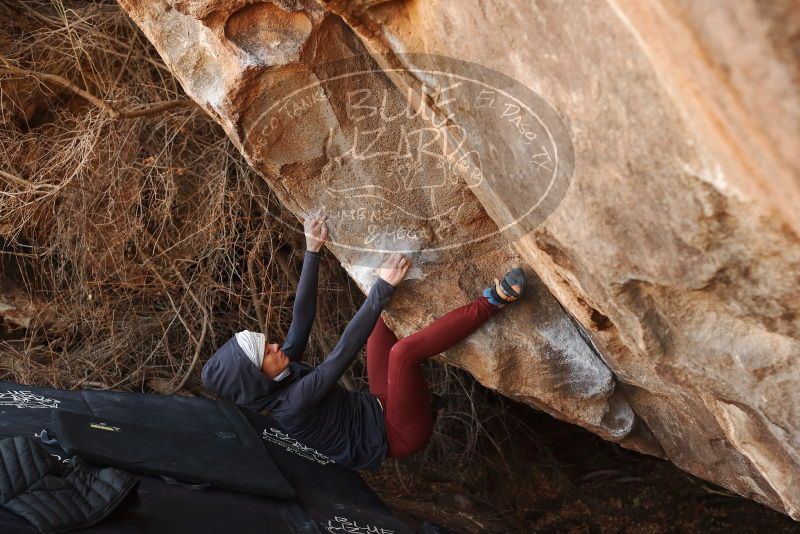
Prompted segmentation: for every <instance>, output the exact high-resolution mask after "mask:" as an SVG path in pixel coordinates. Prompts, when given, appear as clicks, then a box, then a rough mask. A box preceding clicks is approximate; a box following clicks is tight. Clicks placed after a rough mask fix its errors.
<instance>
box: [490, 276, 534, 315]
mask: <svg viewBox="0 0 800 534" xmlns="http://www.w3.org/2000/svg"><path fill="white" fill-rule="evenodd" d="M527 287H528V279H527V278H526V276H525V271H523V270H522V269H521V268H519V267H516V268H514V269H511V270H510V271H508V272H507V273H506V275H505V276H504V277H503V279H502V280H498V279H497V278H495V279H494V287H487V288H486V289H484V290H483V296H484V297H486V298H488V299H489V302H491V303H492V304H494V305H495V306H499V307H501V308H502V307H503V306H505V305H506V304H508V303H509V302H514V301H515V300H517V299H518V298H520V297H522V296H523V295H524V294H525V290H526V289H527Z"/></svg>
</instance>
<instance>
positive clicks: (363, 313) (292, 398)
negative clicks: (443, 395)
mask: <svg viewBox="0 0 800 534" xmlns="http://www.w3.org/2000/svg"><path fill="white" fill-rule="evenodd" d="M409 267H411V262H410V260H408V259H407V258H405V257H404V256H401V255H400V254H392V255H391V256H390V257H389V259H388V260H387V261H386V263H384V264H383V267H382V268H381V276H380V278H378V279H377V280H376V281H375V285H373V286H372V289H371V290H370V292H369V295H367V300H365V301H364V304H362V305H361V308H359V310H358V312H356V314H355V316H354V317H353V319H352V320H351V321H350V323H349V324H348V325H347V327H346V328H345V329H344V332H343V333H342V337H341V339H339V342H338V343H337V344H336V346H335V347H334V348H333V350H332V351H331V353H330V354H329V355H328V356H327V357H326V358H325V361H324V362H322V363H321V364H319V365H318V366H317V367H316V369H314V370H313V371H312V372H311V373H309V374H307V375H306V376H304V377H303V378H302V379H300V380H298V381H297V382H296V383H295V384H293V385H292V389H291V390H290V391H289V392H288V395H287V400H288V401H289V402H290V404H292V405H293V406H294V408H295V410H297V412H298V413H302V412H304V411H307V410H310V409H312V408H313V407H314V406H316V405H317V403H319V402H320V401H321V400H322V399H323V398H325V396H326V395H327V394H328V392H329V391H330V390H331V388H332V387H333V386H334V385H335V384H336V382H337V380H339V378H340V377H341V376H342V375H343V374H344V372H345V371H346V370H347V368H348V367H349V366H350V364H351V363H352V362H353V358H355V356H356V355H357V354H358V351H360V350H361V347H363V346H364V344H365V343H366V342H367V338H368V337H369V335H370V333H371V332H372V329H373V328H374V327H375V323H376V322H377V321H378V317H379V316H380V314H381V310H383V308H384V306H386V304H387V303H388V302H389V300H390V299H391V297H392V294H393V293H394V289H395V286H397V284H399V283H400V282H401V281H402V280H403V278H405V275H406V273H407V272H408V269H409Z"/></svg>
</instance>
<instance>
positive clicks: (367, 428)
mask: <svg viewBox="0 0 800 534" xmlns="http://www.w3.org/2000/svg"><path fill="white" fill-rule="evenodd" d="M318 270H319V256H318V255H317V254H316V253H313V252H306V254H305V259H304V262H303V271H302V273H301V275H300V282H299V284H298V288H297V295H296V297H295V304H294V309H293V314H294V315H293V317H292V324H291V326H290V327H289V332H288V333H287V336H286V341H285V342H284V344H283V346H282V347H281V350H283V351H284V352H285V353H286V355H287V356H288V357H289V359H290V363H289V366H290V369H291V374H290V375H289V376H288V377H286V378H284V379H283V380H281V381H279V382H278V381H275V380H270V379H269V378H268V377H267V376H266V375H264V374H263V373H262V372H261V370H260V369H258V368H257V367H256V366H255V365H253V363H252V362H251V361H250V360H249V359H248V358H247V356H246V355H245V354H244V351H243V350H242V349H241V348H240V347H239V344H238V343H237V342H236V339H235V337H232V338H231V339H229V340H228V341H227V342H226V343H225V344H224V345H223V346H222V347H220V349H219V350H217V352H216V353H215V354H214V356H212V358H211V359H210V360H209V361H208V362H207V363H206V365H205V366H204V368H203V374H202V376H203V383H204V384H205V385H206V387H207V388H208V389H210V390H211V391H214V392H215V393H217V394H218V395H221V396H223V397H227V398H230V399H231V400H233V401H234V402H236V403H237V404H240V405H242V406H245V407H247V408H250V409H252V410H256V411H260V410H263V409H264V408H267V409H269V410H270V412H271V415H272V416H273V417H274V418H275V419H276V420H277V421H278V423H279V424H280V425H281V426H282V427H283V430H285V431H286V432H287V433H288V434H289V435H290V436H291V437H292V438H294V439H297V440H298V441H300V442H302V443H303V444H304V445H307V446H309V447H313V448H315V449H317V450H318V451H320V452H322V453H323V454H325V455H326V456H328V457H329V458H331V459H333V460H334V461H335V462H336V463H338V464H340V465H342V466H344V467H347V468H350V469H376V468H377V467H379V466H380V464H381V462H382V461H383V459H384V458H385V457H386V447H387V444H386V428H385V426H384V421H383V410H382V408H381V407H380V405H379V404H378V401H377V399H376V398H375V397H374V396H373V395H372V394H371V393H368V392H357V391H347V390H345V389H344V388H342V387H341V386H340V385H339V384H338V383H337V382H338V380H339V378H340V377H341V376H342V374H344V372H345V371H346V370H347V368H348V367H349V366H350V364H351V363H352V361H353V359H354V358H355V356H356V355H357V354H358V352H359V351H360V350H361V347H363V346H364V344H365V343H366V341H367V338H368V337H369V334H370V333H371V332H372V329H373V327H374V326H375V323H376V322H377V320H378V317H379V316H380V313H381V310H383V308H384V306H385V305H386V304H387V303H388V302H389V299H390V298H391V296H392V294H393V293H394V287H392V285H391V284H389V283H388V282H386V281H384V280H383V279H381V278H378V280H377V281H376V282H375V284H374V285H373V286H372V289H371V290H370V292H369V295H367V299H366V300H365V301H364V303H363V304H362V305H361V308H359V310H358V312H357V313H356V314H355V316H354V317H353V319H352V320H351V321H350V323H349V324H348V325H347V327H346V328H345V330H344V332H343V333H342V337H341V338H340V339H339V342H338V343H337V344H336V346H335V347H334V348H333V350H332V351H331V353H330V354H329V355H328V356H327V357H326V358H325V361H323V362H322V363H321V364H319V365H318V366H317V367H316V368H312V367H309V366H308V365H306V364H304V363H301V361H300V360H301V358H302V354H303V351H304V350H305V347H306V344H307V343H308V336H309V334H310V332H311V325H312V324H313V321H314V315H315V311H316V299H317V273H318Z"/></svg>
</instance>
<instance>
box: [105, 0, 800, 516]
mask: <svg viewBox="0 0 800 534" xmlns="http://www.w3.org/2000/svg"><path fill="white" fill-rule="evenodd" d="M120 3H121V4H122V6H123V7H124V8H125V9H126V10H127V11H128V13H129V14H130V15H131V17H132V18H133V19H134V20H135V21H136V23H137V24H138V25H139V27H140V28H141V29H142V30H143V31H144V33H145V34H146V35H147V37H148V38H149V39H150V40H151V41H152V42H153V44H154V45H155V46H156V48H157V49H158V51H159V52H160V54H161V55H162V56H163V58H164V60H165V61H166V63H167V65H168V66H169V68H170V69H171V70H172V72H173V73H174V74H175V75H176V77H177V78H178V79H179V80H180V82H181V83H182V85H183V87H184V89H185V90H186V92H187V93H188V94H189V95H190V96H191V97H192V98H194V99H195V100H196V101H197V102H198V103H199V104H200V105H201V106H202V107H203V108H204V109H205V110H206V111H208V113H210V114H211V115H212V116H213V117H215V118H216V120H218V122H219V123H220V124H221V125H222V126H223V127H224V128H225V130H226V132H227V133H228V135H229V136H230V137H231V139H232V140H233V142H234V143H236V145H237V146H238V147H239V148H240V150H241V151H242V152H243V154H244V155H245V157H247V159H248V161H249V162H250V164H251V165H252V166H253V167H254V168H256V169H257V170H259V171H260V173H261V174H262V175H263V176H264V178H265V179H266V180H267V181H268V182H269V183H270V185H271V186H272V188H273V190H274V191H276V193H277V194H278V195H279V196H280V198H281V201H282V202H283V203H284V204H285V205H286V206H287V207H289V208H290V210H291V211H293V212H294V213H295V214H296V215H298V216H301V215H302V214H304V213H308V212H309V211H310V210H313V209H315V208H316V207H318V206H320V205H325V206H326V208H327V209H328V210H329V211H331V212H332V213H333V214H334V217H333V218H332V221H331V234H332V244H331V249H332V251H333V252H334V253H335V254H336V255H337V256H338V258H339V259H340V260H341V261H342V263H343V264H344V265H345V267H346V268H347V269H348V271H349V272H350V274H351V275H352V276H353V278H354V279H355V280H356V281H357V282H358V283H359V284H360V286H361V287H362V288H363V289H364V290H366V289H368V288H369V286H370V284H371V283H372V278H371V277H372V276H373V275H372V267H373V266H374V265H375V264H376V263H377V262H378V261H379V260H380V256H381V255H382V254H383V253H385V252H386V251H388V250H404V251H407V252H409V253H412V254H413V255H414V259H415V264H416V269H415V270H414V272H413V273H412V276H411V280H410V281H409V282H407V283H406V284H405V285H404V286H403V288H402V290H401V291H399V292H398V295H397V298H396V299H395V300H394V301H393V302H392V304H391V306H390V308H389V310H388V315H389V320H390V323H391V325H392V326H393V327H394V328H395V330H396V331H397V332H398V334H400V335H405V334H408V333H409V332H412V331H414V330H416V329H418V328H419V327H421V326H424V325H425V324H427V323H428V322H429V321H430V320H432V319H433V318H434V317H436V316H439V315H441V314H442V313H444V312H446V311H447V310H448V309H450V308H452V307H454V306H457V305H459V304H463V303H466V302H468V301H469V300H471V299H472V298H475V296H476V295H477V294H478V292H479V291H480V289H481V288H482V287H483V286H485V285H486V283H487V281H488V280H491V278H492V277H494V276H497V275H499V274H501V273H502V272H504V271H505V270H506V269H507V268H508V267H510V266H512V265H515V264H521V265H523V266H526V267H527V268H528V270H529V272H530V273H531V274H532V276H533V273H536V275H538V277H536V276H534V283H533V291H532V295H531V298H529V299H526V301H525V302H524V303H520V304H517V305H514V306H513V307H511V308H509V309H507V310H505V311H504V312H503V313H502V315H500V316H498V318H497V320H493V321H492V322H491V323H490V324H488V325H486V326H485V327H484V328H483V329H482V330H481V331H480V332H478V333H477V334H476V335H474V336H472V337H471V338H470V339H469V340H468V341H467V342H465V343H463V344H462V345H461V346H459V347H458V348H457V349H455V350H453V351H450V352H448V353H447V354H446V355H444V357H445V358H446V360H447V361H448V362H450V363H453V364H455V365H458V366H460V367H463V368H465V369H467V370H469V371H470V372H471V373H472V374H474V375H475V377H476V378H477V379H478V380H479V381H480V382H481V383H483V384H484V385H486V386H488V387H491V388H495V389H497V390H498V391H500V392H502V393H503V394H505V395H507V396H509V397H512V398H515V399H519V400H521V401H524V402H527V403H529V404H531V405H532V406H535V407H537V408H540V409H542V410H545V411H547V412H549V413H551V414H553V415H554V416H556V417H559V418H561V419H564V420H567V421H570V422H573V423H575V424H578V425H581V426H583V427H585V428H588V429H590V430H592V431H593V432H595V433H597V434H599V435H601V436H603V437H605V438H607V439H611V440H615V441H618V442H619V443H621V444H622V445H623V446H626V447H630V448H634V449H636V450H640V451H643V452H647V453H650V454H657V455H662V456H664V457H667V458H669V459H670V460H671V461H673V462H674V463H675V464H677V465H678V466H680V467H681V468H683V469H686V470H688V471H690V472H692V473H694V474H696V475H699V476H701V477H704V478H706V479H709V480H712V481H714V482H716V483H719V484H721V485H723V486H725V487H728V488H730V489H732V490H734V491H736V492H738V493H740V494H742V495H744V496H746V497H749V498H752V499H755V500H757V501H759V502H762V503H765V504H767V505H769V506H772V507H773V508H775V509H777V510H780V511H783V512H785V513H787V514H789V515H791V516H792V517H794V518H795V519H800V484H798V483H797V480H798V478H799V477H798V473H800V417H798V416H799V415H800V413H798V408H797V406H798V403H799V402H800V393H798V385H800V380H799V379H800V368H798V366H797V365H796V363H797V359H798V356H800V342H798V338H800V319H798V317H799V316H798V312H800V290H798V287H800V283H799V282H800V246H798V245H800V238H799V236H800V215H799V214H798V210H797V208H796V207H797V206H798V205H800V173H799V172H798V170H800V146H798V136H797V133H798V132H800V96H799V95H800V91H799V90H798V89H799V88H800V80H798V77H799V75H800V68H799V67H798V65H799V64H800V62H798V61H797V59H798V58H797V49H796V47H793V44H792V43H793V42H794V41H793V40H795V39H796V36H797V32H798V27H800V21H799V19H798V10H797V9H796V4H795V2H794V1H793V0H780V1H776V2H770V3H764V2H756V1H755V0H741V1H737V2H725V3H721V2H717V3H697V2H690V1H689V0H658V1H655V2H647V3H642V2H636V1H633V0H585V1H574V2H560V3H532V2H528V1H523V0H510V1H508V2H502V3H497V4H495V3H490V2H483V1H481V0H459V1H457V2H456V1H444V0H442V1H428V2H424V1H411V0H409V1H397V0H395V1H367V0H361V1H358V0H332V1H329V2H325V1H322V0H320V1H319V2H313V1H311V0H275V1H268V2H260V3H259V2H256V3H253V2H249V1H245V0H199V1H194V2H186V1H183V0H120ZM456 93H457V95H456V96H454V97H452V98H451V96H452V95H454V94H456ZM374 98H377V99H378V100H374ZM509 106H516V107H517V108H519V109H515V108H514V107H509ZM492 112H493V113H494V114H492ZM431 295H436V296H445V295H446V298H431Z"/></svg>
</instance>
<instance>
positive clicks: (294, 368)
mask: <svg viewBox="0 0 800 534" xmlns="http://www.w3.org/2000/svg"><path fill="white" fill-rule="evenodd" d="M289 367H290V368H291V372H290V373H289V376H287V377H286V378H284V379H283V380H281V381H275V380H271V379H270V378H269V377H267V376H266V375H265V374H264V373H263V372H262V371H261V369H260V368H258V367H256V366H255V365H254V364H253V362H252V361H251V360H250V358H248V356H247V354H246V353H245V352H244V350H242V348H241V347H240V346H239V343H238V342H237V341H236V336H232V337H231V338H230V339H229V340H228V341H227V342H226V343H225V344H224V345H222V346H221V347H220V348H219V349H218V350H217V352H215V353H214V355H213V356H212V357H211V359H210V360H208V362H206V364H205V365H204V366H203V372H202V375H201V376H202V379H203V385H205V387H206V388H208V389H209V390H210V391H211V392H213V393H214V394H215V395H217V396H219V397H224V398H226V399H228V400H231V401H233V402H235V403H236V404H238V405H240V406H243V407H245V408H249V409H250V410H253V411H256V412H260V411H261V410H263V409H264V408H270V407H271V406H272V404H273V403H274V402H275V401H276V400H278V398H279V397H280V393H281V392H282V391H283V390H285V389H286V387H287V386H289V385H290V384H292V383H294V382H295V381H296V380H298V379H300V378H301V377H302V376H303V375H305V374H307V372H308V368H307V367H306V366H305V365H302V364H299V363H295V362H289Z"/></svg>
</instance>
